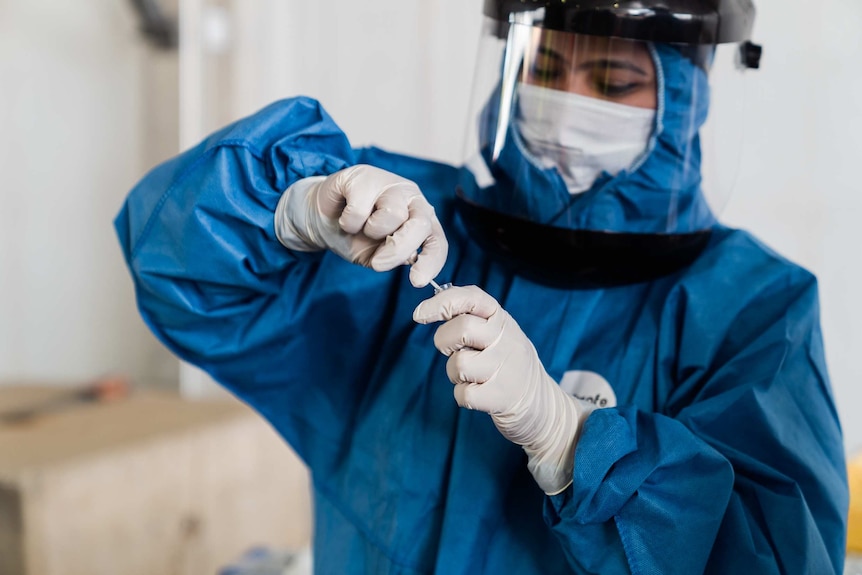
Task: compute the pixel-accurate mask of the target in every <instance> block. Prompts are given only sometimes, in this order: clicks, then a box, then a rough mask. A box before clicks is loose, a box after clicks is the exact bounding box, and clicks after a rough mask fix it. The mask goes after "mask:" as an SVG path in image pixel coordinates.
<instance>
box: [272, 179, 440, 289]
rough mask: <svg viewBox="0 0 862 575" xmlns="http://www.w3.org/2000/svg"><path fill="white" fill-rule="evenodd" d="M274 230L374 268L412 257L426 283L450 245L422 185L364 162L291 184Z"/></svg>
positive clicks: (294, 245) (413, 279) (284, 239)
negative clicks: (423, 191) (420, 187)
mask: <svg viewBox="0 0 862 575" xmlns="http://www.w3.org/2000/svg"><path fill="white" fill-rule="evenodd" d="M275 232H276V235H277V236H278V240H279V241H280V242H281V243H282V244H283V245H284V246H285V247H287V248H289V249H292V250H298V251H318V250H324V249H327V250H331V251H333V252H335V253H336V254H338V255H339V256H341V257H342V258H344V259H346V260H347V261H350V262H353V263H356V264H359V265H362V266H365V267H368V268H372V269H374V270H376V271H388V270H391V269H393V268H396V267H398V266H400V265H402V264H405V263H410V264H412V265H411V268H410V283H412V284H413V285H414V286H415V287H424V286H426V285H428V283H429V282H430V281H431V280H432V279H434V278H435V277H436V276H437V274H439V273H440V270H442V269H443V265H444V264H445V263H446V255H447V253H448V250H449V244H448V242H447V241H446V236H445V235H444V234H443V228H442V227H441V226H440V222H439V221H438V220H437V216H436V215H435V214H434V208H433V207H432V206H431V204H429V203H428V200H426V199H425V196H423V195H422V192H420V191H419V187H418V186H417V185H416V184H415V183H413V182H411V181H410V180H407V179H404V178H402V177H400V176H397V175H395V174H393V173H391V172H387V171H386V170H381V169H380V168H375V167H373V166H367V165H357V166H352V167H350V168H346V169H344V170H341V171H338V172H336V173H334V174H332V175H330V176H317V177H311V178H304V179H302V180H300V181H298V182H296V183H295V184H293V185H292V186H290V187H289V188H288V189H287V190H286V191H285V192H284V194H283V195H282V197H281V199H280V200H279V202H278V207H277V208H276V211H275ZM420 249H421V251H419V250H420ZM417 252H418V255H417Z"/></svg>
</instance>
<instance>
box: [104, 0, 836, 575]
mask: <svg viewBox="0 0 862 575" xmlns="http://www.w3.org/2000/svg"><path fill="white" fill-rule="evenodd" d="M484 13H485V15H486V17H487V18H486V26H485V28H484V31H485V42H484V47H483V48H482V50H480V62H479V66H478V68H477V80H476V87H475V90H474V92H475V97H474V102H475V107H474V109H475V113H474V114H472V115H471V120H470V126H469V128H468V132H469V133H470V137H469V138H468V139H467V140H468V145H467V150H468V153H466V154H465V160H464V163H463V165H460V166H448V165H442V164H439V163H434V162H431V161H427V160H423V159H419V158H413V157H406V156H403V155H399V154H395V153H390V152H386V151H382V150H380V149H376V148H364V149H353V148H352V147H351V145H350V143H349V141H348V139H347V137H346V136H345V134H343V133H342V132H341V130H340V129H339V128H338V127H337V125H336V124H335V123H334V121H333V120H332V119H331V118H330V117H329V116H328V115H327V113H326V112H325V111H324V110H323V109H322V108H321V107H320V105H319V104H318V103H317V102H316V101H314V100H311V99H308V98H292V99H287V100H284V101H279V102H276V103H274V104H272V105H271V106H269V107H267V108H265V109H263V110H261V111H260V112H259V113H257V114H255V115H253V116H251V117H249V118H246V119H243V120H240V121H238V122H236V123H235V124H233V125H230V126H228V127H226V128H224V129H223V130H221V131H219V132H217V133H215V134H213V135H211V136H210V137H209V138H207V139H206V140H205V141H203V142H202V143H201V144H200V145H198V146H197V147H195V148H193V149H190V150H188V151H186V152H185V153H183V154H181V155H180V156H178V157H177V158H175V159H172V160H170V161H168V162H166V163H164V164H162V165H160V166H158V167H156V168H155V169H154V170H153V171H151V172H150V173H149V174H148V175H146V177H144V179H143V180H142V181H141V182H140V183H139V184H138V185H137V186H136V187H135V188H134V189H133V190H132V192H131V193H130V195H129V196H128V199H127V201H126V203H125V205H124V206H123V208H122V211H121V212H120V214H119V216H118V217H117V219H116V222H115V223H116V229H117V231H118V234H119V238H120V241H121V243H122V246H123V249H124V251H125V254H126V258H127V261H128V265H129V267H130V269H131V271H132V274H133V276H134V281H135V287H136V291H137V297H138V302H139V307H140V311H141V313H142V315H143V317H144V319H145V320H146V322H147V323H148V325H149V326H150V327H151V329H152V330H153V331H154V332H155V334H156V335H157V336H158V337H159V338H160V339H161V340H162V341H163V342H164V343H165V344H166V345H167V346H169V347H170V348H171V349H172V350H173V351H174V352H175V353H176V354H177V355H178V356H180V357H181V358H183V359H184V360H186V361H189V362H191V363H193V364H195V365H198V366H200V367H202V368H203V369H204V370H206V371H207V372H209V373H210V374H211V375H212V376H213V377H214V378H215V379H216V380H217V381H219V382H221V383H222V384H223V385H224V386H226V387H227V388H228V389H230V390H231V391H232V392H233V393H235V394H236V395H237V396H238V397H240V398H241V399H243V400H244V401H246V402H247V403H248V404H250V405H251V406H252V407H253V408H254V409H256V410H257V411H258V412H260V414H261V415H262V416H264V417H265V418H266V419H267V420H269V422H271V423H272V425H273V426H274V427H275V429H277V430H278V432H279V433H280V434H281V435H282V436H283V437H284V438H285V439H286V440H287V441H288V442H289V443H290V445H292V446H293V448H294V449H295V450H296V451H297V452H298V454H299V455H300V456H301V457H302V458H303V460H304V461H305V462H306V463H307V464H308V466H309V468H310V471H311V477H312V481H313V485H314V509H315V524H314V548H315V552H314V563H315V569H316V572H318V573H324V574H329V573H333V574H339V575H345V574H354V573H374V574H384V573H386V574H388V573H399V574H400V573H403V574H420V573H436V574H445V575H456V574H471V575H475V574H478V573H517V574H519V575H529V574H539V573H543V574H547V573H611V574H615V573H635V574H654V573H660V574H665V575H666V574H695V573H704V572H705V573H722V574H727V573H734V574H735V573H799V574H802V573H805V574H825V573H841V570H842V564H843V549H844V541H845V523H846V510H847V484H846V476H845V464H844V451H843V446H842V437H841V430H840V426H839V421H838V417H837V415H836V410H835V406H834V403H833V398H832V393H831V391H830V385H829V379H828V375H827V369H826V366H825V364H824V354H823V342H822V338H821V332H820V327H819V318H818V295H817V287H816V281H815V278H814V277H813V276H812V275H811V274H810V273H808V272H807V271H805V270H803V269H800V268H799V267H797V266H795V265H793V264H792V263H790V262H788V261H787V260H785V259H783V258H782V257H781V256H779V255H777V254H775V253H774V252H772V251H770V250H769V249H768V248H767V247H765V246H763V245H762V244H761V243H759V242H758V241H757V240H756V239H755V238H753V237H752V236H751V235H750V234H748V233H745V232H743V231H739V230H734V229H729V228H727V227H725V226H723V225H722V224H720V223H719V222H718V221H717V219H716V214H717V211H718V206H720V201H719V199H716V198H720V197H721V195H722V194H721V190H710V189H708V187H707V184H706V183H705V182H704V181H702V176H701V174H702V173H703V169H704V167H705V165H706V164H704V165H703V166H702V165H701V164H702V159H704V161H705V154H706V150H707V147H706V141H702V134H701V132H702V130H701V128H702V126H703V124H704V122H705V121H706V119H707V112H708V110H709V107H710V99H711V97H712V96H715V93H714V91H713V90H714V89H718V87H715V88H713V86H711V85H710V82H709V73H710V70H711V69H713V67H714V66H717V65H718V64H719V60H720V58H722V57H723V56H722V55H723V54H729V55H730V57H731V58H732V59H735V60H736V61H737V64H738V65H741V66H748V67H749V68H754V67H757V66H758V60H759V49H758V47H757V46H755V45H753V44H751V43H750V42H748V40H749V35H750V31H751V28H752V24H753V16H754V8H753V6H751V4H750V3H749V2H747V1H746V0H687V1H685V2H683V1H681V0H679V1H669V0H661V1H658V0H654V1H649V0H639V1H635V0H618V1H616V2H613V1H610V0H579V1H578V2H573V1H572V0H568V1H566V0H545V1H541V2H539V1H529V0H517V1H516V0H487V1H486V2H485V6H484ZM728 49H729V50H728ZM733 120H734V119H733V118H723V119H722V118H718V119H717V120H716V121H717V122H718V124H717V125H718V126H719V127H720V126H723V125H730V124H733V123H734V121H733ZM432 280H434V281H435V284H436V283H446V282H451V283H452V284H453V285H454V287H451V288H449V289H443V290H438V293H436V294H434V295H432V293H431V292H432V289H431V287H428V286H429V284H430V282H432ZM447 380H448V381H447ZM450 382H451V383H450ZM453 395H454V398H453Z"/></svg>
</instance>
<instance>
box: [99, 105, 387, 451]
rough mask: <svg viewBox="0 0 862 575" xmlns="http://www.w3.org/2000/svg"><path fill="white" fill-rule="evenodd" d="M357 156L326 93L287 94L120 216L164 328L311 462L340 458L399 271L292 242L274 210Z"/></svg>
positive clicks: (146, 298) (139, 293)
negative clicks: (321, 100)
mask: <svg viewBox="0 0 862 575" xmlns="http://www.w3.org/2000/svg"><path fill="white" fill-rule="evenodd" d="M354 159H355V158H354V152H353V150H352V149H351V147H350V144H349V142H348V140H347V138H346V137H345V136H344V134H343V133H342V132H341V130H340V129H339V128H338V127H337V126H336V125H335V124H334V123H333V121H332V120H331V119H330V118H329V116H328V115H327V114H326V113H325V111H324V110H323V109H322V108H321V107H320V106H319V104H318V103H317V102H316V101H314V100H311V99H307V98H295V99H289V100H283V101H280V102H276V103H274V104H272V105H270V106H268V107H267V108H265V109H263V110H261V111H260V112H258V113H257V114H255V115H253V116H250V117H248V118H245V119H243V120H240V121H238V122H237V123H235V124H233V125H231V126H228V127H226V128H224V129H223V130H221V131H219V132H217V133H215V134H213V135H212V136H210V137H209V138H207V139H206V140H205V141H203V142H202V143H200V144H199V145H198V146H196V147H195V148H193V149H190V150H189V151H187V152H185V153H183V154H181V155H180V156H178V157H176V158H174V159H171V160H169V161H167V162H165V163H163V164H162V165H160V166H158V167H156V168H155V169H153V170H152V171H151V172H150V173H149V174H147V175H146V176H145V177H144V178H143V179H142V180H141V181H140V182H139V183H138V184H137V185H136V186H135V187H134V188H133V190H132V191H131V192H130V194H129V195H128V197H127V199H126V201H125V203H124V205H123V206H122V209H121V211H120V213H119V215H118V216H117V218H116V220H115V228H116V231H117V234H118V236H119V240H120V244H121V246H122V250H123V253H124V255H125V258H126V261H127V264H128V266H129V268H130V270H131V274H132V278H133V281H134V285H135V291H136V297H137V301H138V307H139V309H140V313H141V315H142V317H143V319H144V320H145V322H146V323H147V324H148V326H149V327H150V329H151V330H152V331H153V333H154V334H155V335H156V336H157V337H158V338H159V339H160V340H161V341H162V342H163V343H164V344H165V345H167V346H168V347H169V348H170V349H171V350H172V351H173V352H175V353H176V354H177V355H178V356H179V357H180V358H182V359H184V360H186V361H188V362H190V363H192V364H194V365H197V366H199V367H201V368H203V369H204V370H205V371H207V372H208V373H209V374H211V375H212V376H213V377H214V378H215V379H216V380H217V381H218V382H220V383H221V384H223V385H224V386H225V387H227V388H228V389H229V390H231V391H232V392H233V393H234V394H236V395H237V396H238V397H239V398H241V399H242V400H244V401H245V402H247V403H249V404H250V405H251V406H252V407H254V408H255V409H257V410H258V411H259V412H260V413H261V414H262V415H264V416H265V417H266V418H267V419H269V420H270V422H271V423H272V424H273V425H274V426H275V427H276V429H277V430H278V431H279V432H280V433H281V434H282V435H283V436H284V437H285V438H286V439H287V440H288V441H289V442H290V443H291V445H292V446H293V447H294V448H295V449H296V451H297V452H298V453H299V455H300V456H301V457H303V459H305V460H306V462H307V463H309V464H310V465H311V466H312V468H314V467H315V466H318V465H321V464H323V463H325V462H322V460H326V459H327V458H329V459H333V458H335V457H336V456H337V454H336V453H335V452H336V451H337V449H338V444H339V440H340V438H341V437H343V436H344V434H345V433H346V430H347V429H348V427H347V426H348V425H349V421H350V414H351V411H352V410H355V408H356V407H355V406H356V405H358V404H359V403H360V402H359V399H358V394H360V393H362V390H363V386H364V383H363V382H365V381H366V380H367V379H368V371H369V370H370V369H371V366H370V364H367V363H366V360H365V359H364V358H366V357H371V356H373V354H372V353H370V347H371V346H373V345H374V344H375V338H376V335H375V334H376V333H377V332H379V331H380V330H381V329H382V322H383V321H384V319H385V317H386V313H385V309H386V303H385V299H386V297H387V291H388V289H387V286H388V285H392V283H393V281H395V278H393V277H392V275H391V274H380V273H375V272H373V271H371V270H366V269H364V268H360V267H359V266H355V265H352V264H350V263H348V262H345V261H343V260H341V259H340V258H338V257H337V256H334V255H333V254H331V253H328V252H313V253H295V252H291V251H289V250H287V249H286V248H284V247H283V246H282V245H281V244H280V243H279V242H278V240H277V238H276V235H275V231H274V224H273V214H274V211H275V207H276V205H277V203H278V200H279V198H280V196H281V193H282V192H283V190H285V189H286V188H287V187H288V186H290V185H291V184H292V183H294V182H295V181H297V180H299V179H301V178H304V177H307V176H313V175H325V174H330V173H333V172H335V171H337V170H339V169H342V168H344V167H347V166H349V165H352V164H353V162H354ZM356 301H362V302H363V304H362V305H361V306H359V305H356V304H355V302H356ZM332 325H338V326H339V329H338V330H332V329H331V326H332ZM321 381H323V382H327V384H326V385H325V386H324V385H319V382H321Z"/></svg>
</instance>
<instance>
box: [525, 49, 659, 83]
mask: <svg viewBox="0 0 862 575" xmlns="http://www.w3.org/2000/svg"><path fill="white" fill-rule="evenodd" d="M537 52H538V53H539V54H540V55H542V56H544V57H546V58H550V59H551V60H554V61H555V62H556V63H558V64H559V63H566V62H568V60H567V58H566V57H565V56H563V55H562V54H560V53H559V52H557V51H556V50H554V49H553V48H549V47H548V46H539V49H538V50H537ZM594 68H608V69H614V70H629V71H631V72H634V73H635V74H639V75H641V76H644V77H648V76H649V73H648V72H647V71H646V70H644V69H643V68H641V67H640V66H638V65H637V64H634V63H633V62H631V61H630V60H629V59H627V58H614V57H612V56H605V57H602V58H594V59H591V60H586V61H584V62H581V63H580V64H578V66H577V68H575V69H576V70H579V71H584V70H592V69H594Z"/></svg>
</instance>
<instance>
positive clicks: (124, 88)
mask: <svg viewBox="0 0 862 575" xmlns="http://www.w3.org/2000/svg"><path fill="white" fill-rule="evenodd" d="M133 16H134V15H133V12H132V10H131V8H130V7H129V5H128V2H125V1H115V0H76V1H75V2H67V1H65V0H27V1H26V2H24V1H10V0H0V182H2V183H0V382H2V383H9V382H14V381H21V380H37V381H49V382H58V383H67V382H80V381H81V380H85V379H88V378H92V377H95V376H98V375H101V374H103V373H104V372H108V371H116V372H123V373H126V374H129V375H131V376H132V377H133V378H134V380H136V381H138V382H141V383H148V382H152V381H155V380H160V379H165V378H173V379H176V374H175V366H170V367H169V364H168V362H169V361H170V358H169V356H168V355H167V353H166V352H165V351H164V350H163V349H162V347H161V346H160V345H159V344H158V343H157V342H156V341H155V340H154V338H153V337H152V336H151V335H150V334H149V332H148V331H147V330H146V328H145V327H144V325H143V322H142V321H141V320H140V319H139V317H138V315H137V312H136V310H135V306H134V302H133V297H132V287H131V281H130V280H129V277H128V273H127V272H126V270H125V269H124V264H123V261H122V258H121V255H120V250H119V247H118V244H117V241H116V239H115V235H114V231H113V227H112V220H113V217H114V215H115V214H116V212H117V211H118V209H119V207H120V204H121V202H122V198H123V197H124V195H125V194H126V192H127V191H128V189H129V188H130V187H131V186H132V185H133V184H134V182H135V180H136V179H137V178H139V177H140V175H141V174H142V173H143V171H144V170H145V169H146V168H148V167H149V166H150V165H152V164H153V163H154V162H156V161H157V160H158V159H159V158H160V157H162V156H167V155H169V154H171V153H174V151H175V150H176V149H177V145H176V144H177V140H176V128H175V125H176V97H175V92H176V79H175V76H176V65H175V63H174V64H171V62H170V59H168V60H167V61H165V60H164V59H163V58H162V57H161V56H158V55H154V54H153V53H152V51H151V50H148V49H147V48H146V47H145V46H144V44H143V43H142V42H141V41H140V39H139V35H138V32H137V21H136V19H135V18H134V17H133ZM172 66H173V73H172ZM154 81H160V82H163V83H167V84H168V85H170V84H173V89H172V90H169V91H167V92H165V91H164V90H160V89H152V88H149V87H148V86H149V84H150V83H151V82H154ZM165 93H167V94H169V96H168V98H164V97H163V94H165ZM171 107H173V112H171Z"/></svg>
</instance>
